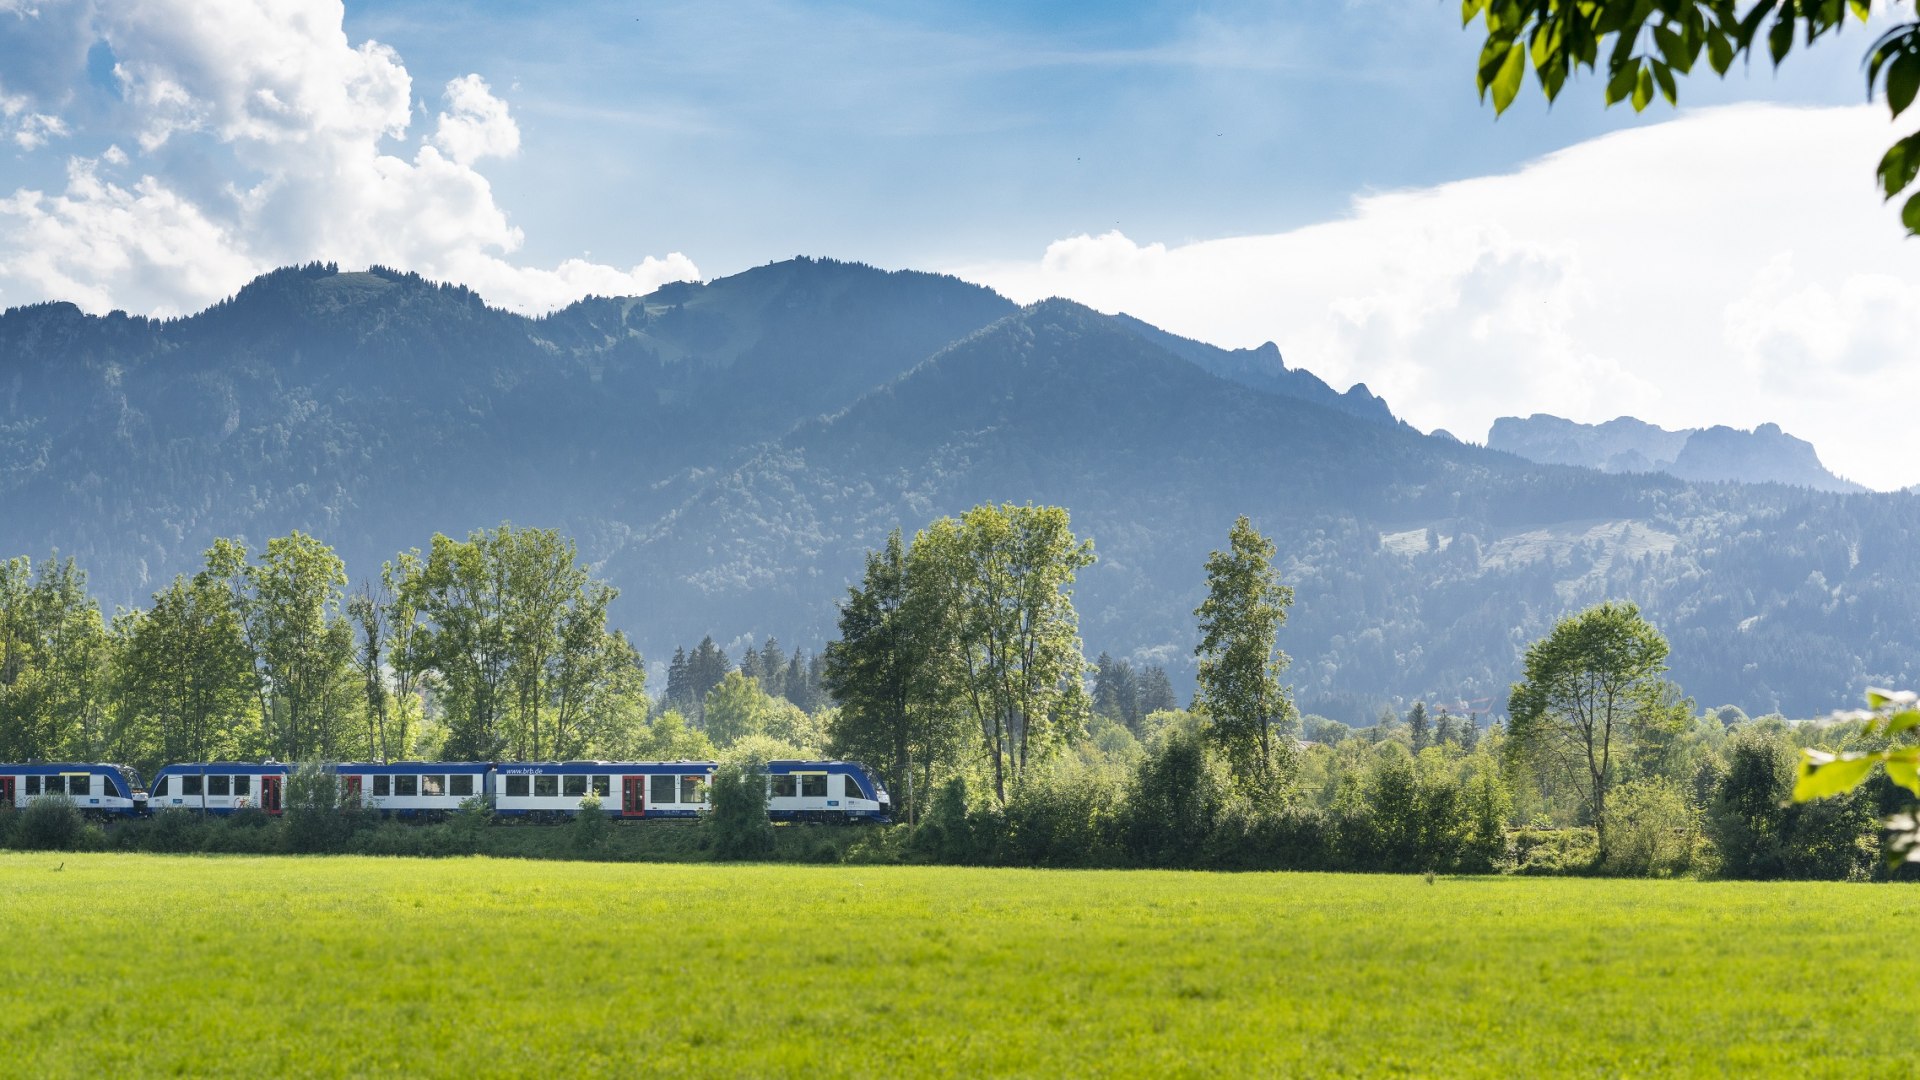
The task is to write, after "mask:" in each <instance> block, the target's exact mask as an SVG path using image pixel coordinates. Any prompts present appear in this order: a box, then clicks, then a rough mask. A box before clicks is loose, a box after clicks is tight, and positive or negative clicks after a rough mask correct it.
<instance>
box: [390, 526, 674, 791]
mask: <svg viewBox="0 0 1920 1080" xmlns="http://www.w3.org/2000/svg"><path fill="white" fill-rule="evenodd" d="M397 593H398V594H399V595H400V596H402V597H404V598H405V600H406V602H407V603H408V604H409V605H410V607H411V612H412V613H413V616H414V617H415V618H417V620H418V629H417V630H414V631H412V633H413V634H414V635H415V636H416V640H415V641H414V642H413V643H411V644H410V645H408V646H407V647H406V648H407V652H408V653H409V655H410V657H411V659H410V661H409V666H411V667H413V668H415V669H419V670H430V671H431V672H432V674H433V676H434V677H435V680H436V683H437V685H438V686H439V687H440V689H441V691H442V700H443V701H444V703H445V707H446V710H447V727H448V737H447V747H446V750H445V752H446V753H447V754H448V755H450V756H459V757H472V758H476V759H483V760H484V759H489V758H493V757H513V758H516V759H520V760H528V759H533V760H538V759H542V758H547V757H561V756H574V755H578V754H581V753H584V752H585V751H586V750H587V749H588V748H590V747H593V746H596V745H603V744H607V743H617V742H619V741H621V740H622V739H623V738H624V737H625V736H624V735H623V734H622V733H620V732H617V731H613V730H610V729H609V726H608V725H610V724H615V723H619V724H632V723H638V722H640V721H641V717H640V716H639V715H636V713H637V712H639V713H644V710H643V709H640V710H636V704H637V703H636V701H635V700H634V699H635V698H636V697H638V696H640V695H643V694H644V688H645V677H644V673H643V670H642V668H641V666H640V660H639V656H638V654H637V653H636V652H635V651H634V650H633V648H632V646H631V645H630V644H629V643H628V642H627V640H626V639H625V638H624V637H623V636H620V635H618V634H615V633H613V632H611V631H609V630H608V629H607V625H606V618H607V607H608V605H609V604H610V603H611V602H612V600H613V597H614V596H615V591H614V590H613V589H612V588H611V587H610V586H607V585H606V584H604V583H602V582H598V581H595V580H594V579H593V578H592V577H591V576H590V575H589V574H588V573H587V571H586V568H585V567H584V566H583V565H581V563H580V561H579V554H578V551H577V549H576V547H575V545H574V544H573V542H572V541H571V540H567V539H565V538H563V537H561V536H560V535H559V534H558V533H556V532H554V531H553V530H550V529H520V528H515V527H514V526H512V525H501V526H500V527H499V528H497V529H482V530H478V531H476V532H474V533H472V534H470V535H469V536H468V538H467V539H466V540H464V541H461V540H453V539H450V538H448V537H446V536H435V537H434V538H433V541H432V544H431V546H430V548H429V550H428V554H427V556H426V558H425V560H423V561H418V562H415V563H414V564H412V566H411V568H410V569H409V571H408V573H407V576H406V579H405V582H404V584H403V585H402V587H401V588H400V589H399V590H397ZM395 621H396V624H400V623H405V622H407V621H408V620H399V619H397V620H395Z"/></svg>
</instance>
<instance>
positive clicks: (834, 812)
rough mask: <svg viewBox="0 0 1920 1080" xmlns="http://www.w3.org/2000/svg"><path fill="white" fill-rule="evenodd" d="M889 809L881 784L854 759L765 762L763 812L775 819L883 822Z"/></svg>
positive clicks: (883, 787)
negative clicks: (764, 807) (765, 782)
mask: <svg viewBox="0 0 1920 1080" xmlns="http://www.w3.org/2000/svg"><path fill="white" fill-rule="evenodd" d="M891 812H892V804H891V802H890V801H889V800H888V798H887V789H886V787H885V786H884V785H882V784H881V783H880V778H879V777H878V776H876V775H874V773H873V771H872V770H871V769H868V768H867V767H866V766H865V765H862V764H860V763H859V762H855V761H769V762H767V816H768V817H771V818H772V819H773V820H775V821H824V822H853V821H862V822H873V823H876V824H884V823H885V822H887V821H888V820H890V818H889V816H888V815H889V814H890V813H891Z"/></svg>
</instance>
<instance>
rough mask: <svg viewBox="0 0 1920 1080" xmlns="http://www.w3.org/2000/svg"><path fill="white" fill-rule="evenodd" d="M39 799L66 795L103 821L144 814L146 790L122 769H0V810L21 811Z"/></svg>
mask: <svg viewBox="0 0 1920 1080" xmlns="http://www.w3.org/2000/svg"><path fill="white" fill-rule="evenodd" d="M42 795H65V796H66V797H67V798H69V799H72V800H73V802H74V805H75V806H78V807H79V808H80V809H82V810H84V811H86V812H87V813H90V814H95V815H100V816H105V817H139V816H142V815H144V814H146V813H147V788H146V785H145V784H142V783H141V782H140V774H139V773H138V772H136V771H134V770H132V769H129V768H127V767H126V766H124V765H102V764H92V763H84V762H71V761H64V762H41V763H36V764H32V765H0V806H5V807H12V808H14V809H24V808H25V807H26V806H28V805H30V804H31V803H32V802H33V800H35V799H37V798H39V797H41V796H42Z"/></svg>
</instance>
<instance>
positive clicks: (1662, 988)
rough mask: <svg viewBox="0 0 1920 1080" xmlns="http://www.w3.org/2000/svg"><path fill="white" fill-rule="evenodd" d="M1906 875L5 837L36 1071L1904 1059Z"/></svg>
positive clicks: (1913, 896) (1916, 908)
mask: <svg viewBox="0 0 1920 1080" xmlns="http://www.w3.org/2000/svg"><path fill="white" fill-rule="evenodd" d="M1917 912H1920V891H1914V890H1912V889H1910V888H1907V887H1901V886H1871V885H1849V884H1796V883H1771V884H1747V883H1732V882H1697V881H1645V880H1595V879H1569V878H1444V877H1443V878H1438V879H1435V880H1433V881H1431V882H1429V881H1428V880H1426V879H1424V878H1422V877H1418V876H1398V877H1371V876H1361V875H1322V874H1202V873H1180V872H1159V871H1114V872H1103V871H1033V870H982V869H963V868H947V867H941V868H928V867H902V866H886V867H854V866H828V867H800V866H739V865H664V864H615V863H588V862H534V861H520V860H504V859H485V858H467V859H444V860H413V859H377V858H357V857H337V858H243V857H208V856H199V857H170V856H152V855H107V854H79V855H75V854H53V855H17V854H8V855H4V856H0V940H4V941H5V942H6V943H7V947H6V948H4V949H0V1046H5V1047H7V1048H8V1053H7V1057H8V1067H9V1071H10V1072H11V1073H13V1074H16V1075H28V1076H79V1075H86V1076H98V1077H119V1076H136V1075H137V1076H154V1075H194V1076H200V1075H222V1076H253V1077H259V1076H277V1075H287V1074H292V1075H326V1074H346V1075H373V1074H378V1075H396V1074H405V1075H423V1076H456V1075H469V1076H482V1075H486V1076H493V1075H499V1076H518V1077H535V1076H594V1075H613V1074H614V1073H615V1071H616V1070H618V1072H619V1073H620V1074H622V1075H632V1076H648V1077H655V1076H658V1077H677V1076H688V1077H708V1076H725V1077H731V1076H796V1077H797V1076H812V1077H823V1076H852V1077H860V1078H865V1080H890V1078H893V1077H898V1076H922V1075H942V1076H969V1075H981V1074H1007V1075H1028V1076H1049V1077H1058V1076H1078V1075H1088V1074H1126V1075H1154V1076H1164V1075H1168V1074H1174V1075H1196V1076H1198V1075H1218V1074H1222V1073H1225V1074H1229V1075H1246V1074H1265V1075H1415V1076H1469V1075H1477V1076H1500V1077H1515V1076H1540V1075H1562V1076H1648V1075H1673V1074H1698V1075H1753V1074H1759V1073H1772V1074H1781V1075H1785V1074H1795V1075H1833V1076H1876V1075H1884V1076H1896V1075H1897V1076H1907V1075H1911V1073H1912V1072H1913V1070H1914V1067H1915V1063H1916V1061H1920V1057H1917V1056H1916V1055H1915V1054H1914V1053H1913V1051H1912V1048H1913V1047H1914V1046H1916V1045H1920V1038H1917V1037H1916V1036H1915V1035H1914V1034H1913V1033H1912V1031H1911V1028H1910V1025H1909V1024H1907V1023H1906V1021H1905V1018H1906V1017H1907V1016H1908V1015H1909V1014H1910V992H1909V991H1908V989H1907V987H1906V982H1905V979H1904V977H1902V976H1900V975H1899V970H1900V969H1902V968H1903V967H1904V963H1905V961H1904V960H1903V959H1901V958H1902V957H1903V956H1904V949H1903V948H1902V947H1901V943H1902V942H1903V941H1904V940H1905V939H1904V937H1903V934H1904V933H1905V931H1906V928H1909V927H1911V926H1912V925H1913V921H1914V916H1915V914H1916V913H1917Z"/></svg>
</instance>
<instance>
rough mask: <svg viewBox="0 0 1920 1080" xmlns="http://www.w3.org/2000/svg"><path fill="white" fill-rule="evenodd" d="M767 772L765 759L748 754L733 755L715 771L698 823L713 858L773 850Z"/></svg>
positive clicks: (758, 855)
mask: <svg viewBox="0 0 1920 1080" xmlns="http://www.w3.org/2000/svg"><path fill="white" fill-rule="evenodd" d="M766 773H767V769H766V763H765V762H762V761H758V760H755V759H753V758H750V757H735V758H733V759H732V760H730V761H727V762H725V763H723V764H722V765H721V766H720V767H719V769H717V770H716V771H715V772H714V774H713V783H712V784H711V785H710V786H709V788H708V794H707V804H708V807H709V809H708V810H707V813H706V816H705V818H704V819H703V820H702V821H701V823H700V824H701V826H702V828H703V829H704V831H705V832H706V833H707V835H708V836H709V837H711V839H712V841H713V854H714V856H715V857H716V858H721V859H757V858H764V857H765V856H766V855H767V853H768V852H770V851H772V850H773V824H772V823H771V822H769V821H768V820H767V775H766Z"/></svg>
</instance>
